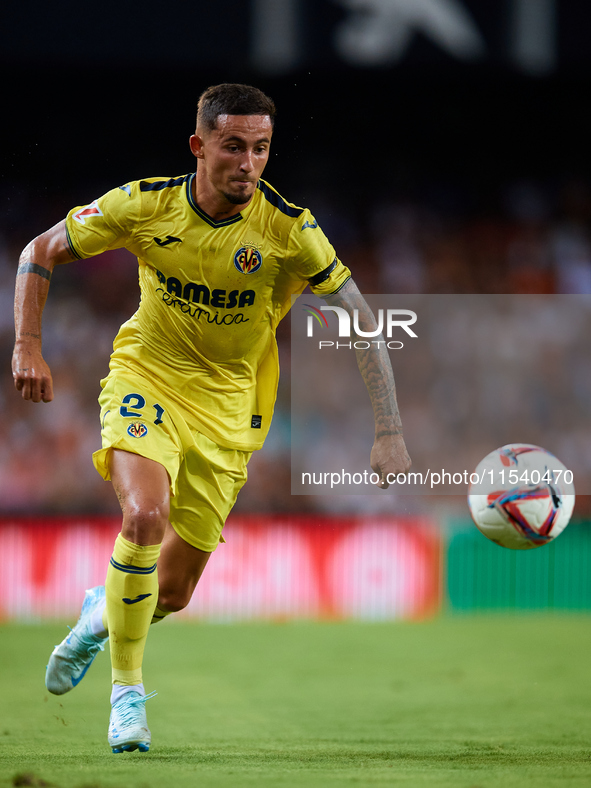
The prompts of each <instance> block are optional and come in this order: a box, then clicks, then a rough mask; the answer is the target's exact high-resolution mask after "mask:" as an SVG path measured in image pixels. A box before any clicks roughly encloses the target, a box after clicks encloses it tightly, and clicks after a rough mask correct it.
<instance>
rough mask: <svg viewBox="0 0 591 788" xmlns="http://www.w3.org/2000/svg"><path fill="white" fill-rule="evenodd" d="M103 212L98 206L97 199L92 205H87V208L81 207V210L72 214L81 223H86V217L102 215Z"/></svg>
mask: <svg viewBox="0 0 591 788" xmlns="http://www.w3.org/2000/svg"><path fill="white" fill-rule="evenodd" d="M102 215H103V212H102V211H101V209H100V208H99V207H98V205H97V202H96V200H95V201H94V202H91V203H90V205H87V206H86V208H80V210H79V211H76V213H75V214H74V215H73V216H72V219H75V220H76V221H77V222H78V223H79V224H86V219H88V217H89V216H102Z"/></svg>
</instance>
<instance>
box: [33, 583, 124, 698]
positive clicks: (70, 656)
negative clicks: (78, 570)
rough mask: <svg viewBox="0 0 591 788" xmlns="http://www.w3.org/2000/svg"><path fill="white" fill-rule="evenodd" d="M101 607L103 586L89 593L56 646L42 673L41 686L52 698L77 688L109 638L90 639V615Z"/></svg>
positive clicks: (92, 637)
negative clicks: (72, 625)
mask: <svg viewBox="0 0 591 788" xmlns="http://www.w3.org/2000/svg"><path fill="white" fill-rule="evenodd" d="M104 604H105V588H104V586H96V588H91V589H89V590H88V591H87V592H86V594H85V596H84V602H83V604H82V610H81V611H80V618H79V619H78V622H77V624H76V626H75V627H74V629H72V628H71V627H68V628H69V629H70V634H69V635H68V636H67V637H66V638H64V640H62V642H61V643H60V644H59V646H56V647H55V648H54V650H53V651H52V653H51V657H50V658H49V664H48V665H47V670H46V672H45V686H46V687H47V689H48V690H49V691H50V692H52V693H53V694H54V695H64V694H65V693H66V692H69V691H70V690H71V689H74V687H75V686H77V685H78V684H79V683H80V682H81V681H82V679H83V678H84V676H85V675H86V671H87V670H88V668H89V667H90V666H91V665H92V662H93V660H94V658H95V657H96V655H97V654H98V652H99V651H104V649H105V643H106V642H107V640H108V639H109V636H108V635H107V636H106V637H100V636H99V635H93V634H92V630H91V627H90V621H91V618H92V614H93V613H94V611H95V610H96V609H97V608H98V607H99V606H101V607H102V606H104Z"/></svg>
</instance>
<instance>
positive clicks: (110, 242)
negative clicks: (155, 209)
mask: <svg viewBox="0 0 591 788" xmlns="http://www.w3.org/2000/svg"><path fill="white" fill-rule="evenodd" d="M140 209H141V194H140V190H139V188H138V186H137V184H136V183H130V184H127V185H125V186H119V187H118V188H116V189H111V191H109V192H107V193H106V194H104V195H103V196H102V197H99V198H98V200H94V202H91V203H90V204H89V205H81V206H77V207H76V208H72V210H71V211H70V212H69V213H68V215H67V217H66V233H67V236H68V243H69V244H70V248H71V250H72V252H73V254H74V255H76V257H78V258H81V259H82V258H85V257H92V256H93V255H96V254H100V253H101V252H106V251H107V249H119V248H121V247H124V246H127V245H128V244H129V242H130V239H131V237H132V234H133V231H134V228H135V226H136V225H137V222H138V219H139V215H140Z"/></svg>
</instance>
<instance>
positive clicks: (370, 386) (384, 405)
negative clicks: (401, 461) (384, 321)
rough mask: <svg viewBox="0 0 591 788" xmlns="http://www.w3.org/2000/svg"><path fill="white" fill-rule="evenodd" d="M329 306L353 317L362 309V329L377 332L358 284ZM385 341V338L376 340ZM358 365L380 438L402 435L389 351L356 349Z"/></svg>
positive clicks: (333, 298) (331, 300) (347, 287)
mask: <svg viewBox="0 0 591 788" xmlns="http://www.w3.org/2000/svg"><path fill="white" fill-rule="evenodd" d="M326 300H327V302H328V303H330V304H334V305H335V306H341V307H343V308H344V309H346V310H347V312H348V313H349V315H352V313H353V310H354V309H357V310H358V319H359V326H360V327H361V328H362V329H363V330H365V331H367V330H372V331H373V330H375V328H376V325H377V324H376V323H375V320H374V318H373V315H372V313H371V310H369V309H368V306H367V304H366V302H365V299H364V298H363V296H362V295H361V294H360V293H359V291H358V290H357V287H356V285H355V284H354V283H353V282H352V280H349V281H348V282H347V283H346V284H345V286H344V287H343V288H342V290H341V291H340V292H339V293H338V295H337V294H335V295H334V296H331V297H329V298H327V299H326ZM376 339H378V340H383V336H382V335H380V336H379V337H376ZM356 355H357V365H358V367H359V371H360V372H361V375H362V377H363V380H364V383H365V386H366V388H367V391H368V394H369V397H370V399H371V404H372V407H373V411H374V419H375V425H376V438H381V437H384V436H386V435H401V434H402V422H401V420H400V414H399V412H398V405H397V402H396V388H395V386H394V375H393V373H392V366H391V364H390V358H389V355H388V352H387V350H385V348H384V347H383V346H382V347H380V346H379V345H372V347H371V349H367V350H356Z"/></svg>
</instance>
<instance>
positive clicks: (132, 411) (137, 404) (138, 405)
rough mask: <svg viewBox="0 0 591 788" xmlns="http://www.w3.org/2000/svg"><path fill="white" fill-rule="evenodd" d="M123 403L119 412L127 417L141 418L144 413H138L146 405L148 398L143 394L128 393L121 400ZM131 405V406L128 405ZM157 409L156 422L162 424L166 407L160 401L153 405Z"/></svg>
mask: <svg viewBox="0 0 591 788" xmlns="http://www.w3.org/2000/svg"><path fill="white" fill-rule="evenodd" d="M121 402H122V403H123V404H122V405H121V407H120V408H119V413H120V414H121V416H123V418H125V419H141V418H144V414H143V413H138V411H140V410H142V409H143V408H145V407H146V400H145V398H144V397H142V395H141V394H126V395H125V396H124V397H123V399H122V400H121ZM128 406H129V407H128ZM152 407H153V408H154V410H155V411H156V418H155V419H154V424H162V416H164V412H165V411H164V408H163V407H162V405H158V403H156V404H154V405H152Z"/></svg>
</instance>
